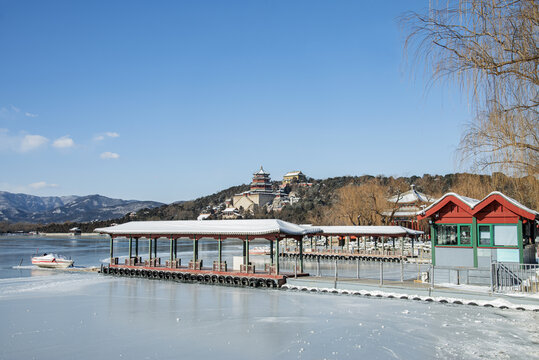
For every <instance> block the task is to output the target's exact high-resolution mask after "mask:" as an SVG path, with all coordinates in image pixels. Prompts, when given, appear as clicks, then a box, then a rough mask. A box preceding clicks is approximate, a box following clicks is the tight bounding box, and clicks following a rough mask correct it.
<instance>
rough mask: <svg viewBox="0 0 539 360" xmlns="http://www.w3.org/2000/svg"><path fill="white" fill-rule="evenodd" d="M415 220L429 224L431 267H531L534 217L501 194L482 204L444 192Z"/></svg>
mask: <svg viewBox="0 0 539 360" xmlns="http://www.w3.org/2000/svg"><path fill="white" fill-rule="evenodd" d="M418 219H419V220H421V219H427V220H429V224H430V231H431V241H432V251H431V252H432V264H433V265H436V266H448V267H474V268H485V267H488V266H490V264H491V263H492V262H493V261H497V262H508V263H520V264H534V263H536V256H535V254H536V244H535V236H536V234H537V223H538V221H539V213H538V212H537V211H535V210H532V209H529V208H528V207H526V206H524V205H522V204H521V203H519V202H518V201H516V200H514V199H512V198H510V197H508V196H506V195H504V194H502V193H501V192H498V191H495V192H492V193H490V194H489V195H488V196H486V197H485V198H484V199H482V200H476V199H471V198H468V197H464V196H461V195H458V194H455V193H448V194H445V195H444V196H442V197H441V198H440V199H438V200H437V201H436V202H434V203H433V204H432V205H430V206H429V207H427V208H426V209H424V210H423V211H421V212H420V213H419V214H418Z"/></svg>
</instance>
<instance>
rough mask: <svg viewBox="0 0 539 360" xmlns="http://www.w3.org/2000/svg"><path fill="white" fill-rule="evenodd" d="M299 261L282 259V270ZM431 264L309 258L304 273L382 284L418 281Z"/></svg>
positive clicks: (295, 264)
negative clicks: (386, 282) (372, 281)
mask: <svg viewBox="0 0 539 360" xmlns="http://www.w3.org/2000/svg"><path fill="white" fill-rule="evenodd" d="M298 266H299V260H298V259H297V258H296V259H283V260H281V270H282V271H283V272H288V273H292V274H294V273H295V272H297V270H296V269H297V267H298ZM430 268H431V266H430V264H422V263H406V262H384V261H367V260H360V259H357V260H356V259H354V260H337V259H320V258H318V259H309V260H304V272H305V273H309V274H310V275H311V276H316V277H326V278H338V279H341V280H346V279H349V280H352V279H362V280H374V281H376V282H377V283H378V282H379V283H380V284H383V283H384V281H389V282H404V281H407V282H408V281H412V282H414V281H421V280H422V279H423V280H427V282H428V279H429V276H428V275H427V277H426V278H425V273H427V272H429V271H430Z"/></svg>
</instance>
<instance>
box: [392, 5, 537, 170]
mask: <svg viewBox="0 0 539 360" xmlns="http://www.w3.org/2000/svg"><path fill="white" fill-rule="evenodd" d="M402 20H403V22H404V24H405V26H406V28H407V30H408V37H407V40H406V44H405V49H406V51H407V52H408V53H411V54H414V55H415V56H414V58H415V60H418V61H415V62H414V63H416V64H421V63H423V64H426V66H427V72H429V73H431V74H432V81H434V82H436V81H439V80H443V79H450V80H454V81H456V82H457V83H458V84H459V85H460V86H461V88H462V89H463V90H465V91H466V92H467V93H468V94H469V95H470V98H469V99H470V101H471V104H472V105H473V107H474V108H475V110H476V116H475V118H474V119H473V120H472V121H471V122H470V123H469V125H468V126H467V128H466V130H465V132H464V134H463V135H462V138H461V142H460V146H459V155H460V159H461V160H462V161H463V162H464V163H468V164H471V165H472V167H473V168H474V169H476V170H481V171H485V170H490V171H503V172H505V173H507V174H509V175H513V176H531V177H534V178H536V177H537V176H538V175H539V73H538V71H539V69H538V67H539V49H538V40H539V2H538V1H537V0H446V1H443V2H440V5H439V6H437V5H436V4H435V5H431V6H430V8H429V9H428V10H426V11H425V12H424V13H415V12H410V13H407V14H405V15H404V16H403V17H402ZM422 60H425V61H422Z"/></svg>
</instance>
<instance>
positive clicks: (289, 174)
mask: <svg viewBox="0 0 539 360" xmlns="http://www.w3.org/2000/svg"><path fill="white" fill-rule="evenodd" d="M299 174H301V171H289V172H287V173H286V174H284V176H298V175H299Z"/></svg>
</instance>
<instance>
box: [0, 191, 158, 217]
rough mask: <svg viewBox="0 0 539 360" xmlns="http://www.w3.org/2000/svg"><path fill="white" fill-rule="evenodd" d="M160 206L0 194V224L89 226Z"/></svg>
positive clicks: (94, 198)
mask: <svg viewBox="0 0 539 360" xmlns="http://www.w3.org/2000/svg"><path fill="white" fill-rule="evenodd" d="M162 205H164V204H163V203H159V202H156V201H139V200H121V199H111V198H108V197H105V196H101V195H87V196H75V195H71V196H34V195H27V194H13V193H9V192H6V191H0V221H9V222H29V223H51V222H55V223H60V222H65V221H70V222H89V221H99V220H109V219H115V218H119V217H123V216H124V215H126V214H128V213H131V212H136V211H139V210H141V209H145V208H148V209H151V208H155V207H159V206H162Z"/></svg>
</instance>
